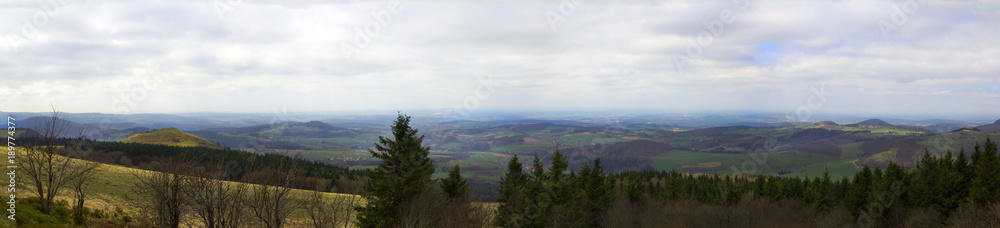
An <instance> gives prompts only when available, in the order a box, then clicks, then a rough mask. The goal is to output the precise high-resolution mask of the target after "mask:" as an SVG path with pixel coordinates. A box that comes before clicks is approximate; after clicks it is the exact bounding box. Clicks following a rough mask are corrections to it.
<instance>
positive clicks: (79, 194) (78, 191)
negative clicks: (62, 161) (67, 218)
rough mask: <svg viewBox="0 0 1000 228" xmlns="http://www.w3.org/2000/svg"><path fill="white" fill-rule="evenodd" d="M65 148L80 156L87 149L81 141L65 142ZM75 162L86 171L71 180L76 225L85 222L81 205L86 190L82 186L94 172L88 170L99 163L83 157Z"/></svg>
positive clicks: (94, 167)
mask: <svg viewBox="0 0 1000 228" xmlns="http://www.w3.org/2000/svg"><path fill="white" fill-rule="evenodd" d="M66 150H75V152H73V153H72V154H78V155H81V157H82V156H83V155H84V153H87V152H88V151H89V150H87V149H86V148H85V147H84V142H83V141H76V142H70V143H68V144H66ZM77 162H79V163H80V164H79V165H80V166H82V167H84V168H86V170H87V171H86V172H84V173H82V174H81V175H80V176H79V177H77V178H76V180H75V181H73V190H74V193H75V194H74V196H75V197H76V205H74V207H73V222H75V223H76V224H77V225H84V223H86V222H87V221H86V220H87V217H86V216H85V214H84V206H83V205H84V203H85V202H86V191H84V189H83V187H84V186H86V184H87V182H89V181H90V179H91V177H93V176H94V172H92V171H90V170H93V169H96V168H97V167H100V165H101V163H98V162H94V161H87V160H83V159H80V160H78V161H77Z"/></svg>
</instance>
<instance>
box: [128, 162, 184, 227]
mask: <svg viewBox="0 0 1000 228" xmlns="http://www.w3.org/2000/svg"><path fill="white" fill-rule="evenodd" d="M150 163H152V164H150V168H151V169H153V170H156V171H158V172H149V171H142V170H136V171H134V172H133V173H132V175H133V176H135V179H136V182H135V184H134V185H133V186H132V193H133V195H134V196H133V197H135V198H131V201H132V203H133V206H135V207H136V208H138V209H139V210H140V211H142V212H144V213H145V214H146V215H150V216H152V217H153V218H152V220H153V221H152V222H153V223H154V224H155V225H156V226H158V227H171V228H176V227H179V226H180V224H181V218H182V217H183V216H184V214H186V213H187V208H186V207H185V206H186V205H187V203H186V202H185V198H184V194H185V192H186V191H187V190H186V187H187V185H186V183H188V182H189V181H188V179H189V178H190V177H188V176H184V175H181V174H180V173H181V171H182V170H189V169H190V168H191V167H190V164H189V163H186V162H183V161H180V160H179V159H176V158H175V159H167V160H164V161H163V162H156V161H154V162H150Z"/></svg>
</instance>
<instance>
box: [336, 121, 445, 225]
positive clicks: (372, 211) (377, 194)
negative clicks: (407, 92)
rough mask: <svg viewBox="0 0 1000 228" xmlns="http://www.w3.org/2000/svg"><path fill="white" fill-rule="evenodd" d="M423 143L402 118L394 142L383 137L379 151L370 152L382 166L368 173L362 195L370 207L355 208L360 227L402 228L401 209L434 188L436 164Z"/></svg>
mask: <svg viewBox="0 0 1000 228" xmlns="http://www.w3.org/2000/svg"><path fill="white" fill-rule="evenodd" d="M423 139H424V136H423V135H421V136H419V137H418V136H417V130H416V129H413V128H411V127H410V117H409V116H405V115H403V114H399V115H398V116H397V118H396V121H395V122H394V123H393V125H392V138H389V137H383V136H379V143H378V144H376V145H375V150H368V152H369V153H371V154H372V156H373V157H375V158H378V159H380V160H382V163H380V164H379V165H378V167H377V168H375V169H374V170H370V171H368V177H369V178H370V179H369V181H368V183H367V184H366V185H365V186H364V193H363V194H362V196H363V197H364V199H365V200H366V201H367V202H368V203H367V204H365V205H364V206H360V207H356V208H355V210H356V211H358V213H357V220H358V222H357V226H358V227H398V226H399V225H398V224H397V223H396V218H398V217H399V216H398V214H397V213H398V208H399V206H400V205H401V204H403V203H405V202H407V201H409V200H411V199H412V198H413V197H414V196H416V195H418V194H420V193H421V192H423V191H426V190H428V189H429V188H430V187H432V186H433V180H431V174H432V173H433V172H434V164H433V163H432V162H431V160H430V158H428V156H427V155H428V154H429V153H430V148H428V147H423V146H422V145H421V143H422V142H423Z"/></svg>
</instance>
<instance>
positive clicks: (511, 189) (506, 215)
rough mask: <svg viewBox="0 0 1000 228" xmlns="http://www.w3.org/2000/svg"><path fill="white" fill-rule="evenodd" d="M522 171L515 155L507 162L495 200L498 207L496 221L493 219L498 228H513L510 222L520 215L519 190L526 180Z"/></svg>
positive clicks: (521, 166)
mask: <svg viewBox="0 0 1000 228" xmlns="http://www.w3.org/2000/svg"><path fill="white" fill-rule="evenodd" d="M523 169H524V167H523V165H522V164H521V161H518V159H517V155H514V156H513V157H511V158H510V160H509V161H507V174H504V176H503V178H500V192H499V194H500V196H499V197H498V198H497V202H499V203H500V205H499V206H498V207H497V214H496V219H494V221H495V224H496V225H497V226H499V227H513V222H512V220H514V219H515V218H514V217H515V216H518V215H520V213H521V212H520V210H519V209H521V208H520V207H519V206H522V204H521V203H520V200H521V188H522V187H523V186H524V185H525V184H526V183H525V182H527V178H528V177H527V176H526V175H525V174H524V171H523Z"/></svg>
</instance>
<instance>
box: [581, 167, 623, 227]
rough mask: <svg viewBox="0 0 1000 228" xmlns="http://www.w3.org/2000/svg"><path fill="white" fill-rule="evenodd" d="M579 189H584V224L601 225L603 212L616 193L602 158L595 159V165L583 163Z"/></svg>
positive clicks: (590, 225) (588, 225)
mask: <svg viewBox="0 0 1000 228" xmlns="http://www.w3.org/2000/svg"><path fill="white" fill-rule="evenodd" d="M577 182H578V183H579V184H577V189H579V190H581V191H583V194H584V195H585V197H584V198H583V208H582V209H583V212H584V221H583V222H584V224H583V225H585V226H587V227H600V222H601V218H602V214H603V213H604V211H605V210H607V209H608V207H609V206H610V205H611V201H612V200H614V198H613V197H614V195H612V194H611V190H613V188H614V185H613V183H612V182H611V181H609V179H608V178H607V177H606V176H605V175H604V167H602V166H601V159H600V158H598V159H596V160H594V165H593V167H591V165H590V163H585V164H583V167H582V168H580V176H579V177H578V178H577Z"/></svg>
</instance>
